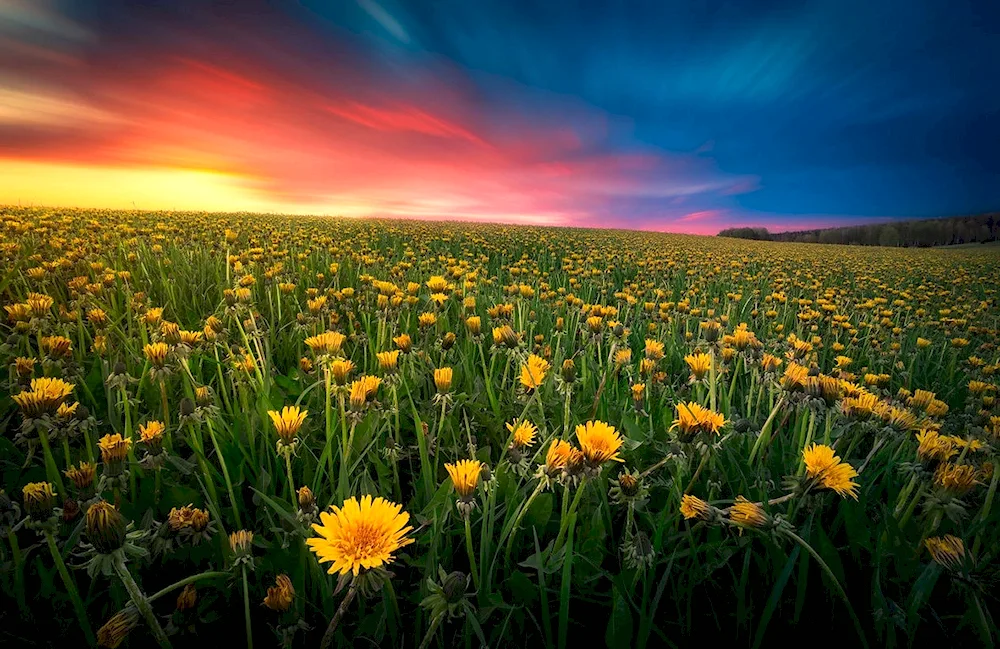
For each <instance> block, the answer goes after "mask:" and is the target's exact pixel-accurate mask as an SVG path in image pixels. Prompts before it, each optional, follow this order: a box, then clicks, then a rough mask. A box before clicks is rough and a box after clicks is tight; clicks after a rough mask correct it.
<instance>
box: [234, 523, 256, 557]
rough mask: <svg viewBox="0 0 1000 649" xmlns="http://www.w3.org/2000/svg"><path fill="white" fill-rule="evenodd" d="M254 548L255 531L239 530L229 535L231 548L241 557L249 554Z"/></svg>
mask: <svg viewBox="0 0 1000 649" xmlns="http://www.w3.org/2000/svg"><path fill="white" fill-rule="evenodd" d="M252 548H253V532H250V531H248V530H239V531H238V532H233V533H232V534H230V535H229V549H230V550H232V551H233V553H234V554H235V555H236V556H237V558H239V557H245V556H249V554H250V552H251V551H252Z"/></svg>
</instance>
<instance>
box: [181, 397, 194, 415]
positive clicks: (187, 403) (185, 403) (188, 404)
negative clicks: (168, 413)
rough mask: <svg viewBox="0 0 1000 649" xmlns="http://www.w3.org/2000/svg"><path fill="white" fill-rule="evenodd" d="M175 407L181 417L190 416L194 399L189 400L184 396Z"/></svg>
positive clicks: (192, 412) (192, 411)
mask: <svg viewBox="0 0 1000 649" xmlns="http://www.w3.org/2000/svg"><path fill="white" fill-rule="evenodd" d="M177 409H178V411H179V412H180V415H181V418H182V419H183V418H184V417H190V416H191V415H193V414H194V401H191V399H189V398H187V397H184V398H183V399H181V402H180V404H179V405H178V407H177Z"/></svg>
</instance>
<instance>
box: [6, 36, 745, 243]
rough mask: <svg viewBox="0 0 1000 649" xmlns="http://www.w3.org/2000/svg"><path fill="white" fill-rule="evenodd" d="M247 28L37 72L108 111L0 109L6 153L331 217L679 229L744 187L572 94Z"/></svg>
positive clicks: (36, 79) (39, 80) (36, 84)
mask: <svg viewBox="0 0 1000 649" xmlns="http://www.w3.org/2000/svg"><path fill="white" fill-rule="evenodd" d="M206 33H210V32H206ZM240 34H241V36H242V38H243V40H244V41H247V40H248V41H250V42H252V43H253V47H243V48H239V47H236V46H235V45H233V43H235V42H241V41H240V40H239V39H234V40H232V42H229V41H225V40H221V41H220V40H216V39H209V38H199V37H198V35H197V34H194V33H191V32H190V31H187V30H185V31H183V32H182V33H179V34H178V33H175V34H173V35H172V37H170V38H164V39H161V40H165V41H166V42H168V43H171V44H174V45H175V47H171V48H162V46H154V47H150V48H149V49H141V48H140V49H137V50H135V51H127V52H123V51H121V50H120V49H119V48H109V50H108V52H106V53H102V52H97V53H94V54H92V55H91V56H88V57H85V58H82V59H80V61H79V62H78V65H75V66H74V67H73V68H72V69H70V68H67V67H60V66H57V67H55V68H49V69H48V74H47V75H45V74H43V75H37V76H33V77H32V79H31V80H30V81H29V82H28V83H29V85H30V86H31V87H32V88H33V89H34V91H36V92H38V93H42V92H47V90H46V88H49V87H57V88H59V89H60V91H61V92H66V93H69V95H70V96H73V97H75V98H76V99H75V100H76V101H78V102H79V106H80V107H81V108H83V107H86V108H87V109H88V110H89V111H91V112H95V113H96V114H100V115H104V116H107V119H104V120H101V121H97V120H93V121H87V120H83V121H81V120H79V119H76V118H73V117H70V116H67V117H66V121H65V123H61V124H58V125H52V124H49V125H45V126H43V127H38V128H34V129H29V130H26V129H24V128H20V127H18V128H17V129H13V128H11V129H8V128H6V127H5V125H4V123H3V121H2V117H0V138H3V139H5V140H6V141H7V142H8V146H7V147H6V148H5V149H4V150H3V151H0V157H2V158H7V159H11V158H16V159H34V160H44V161H59V162H74V163H83V164H88V165H114V166H137V167H138V166H143V167H168V168H194V169H212V170H220V171H225V172H228V173H231V174H235V175H236V176H237V177H238V178H239V179H240V180H241V182H242V184H243V187H244V189H245V191H246V192H248V193H252V194H255V195H259V196H261V197H264V198H266V199H267V200H268V201H269V202H270V203H275V202H277V203H280V204H282V205H288V206H289V207H290V208H294V207H298V206H315V207H316V208H317V209H319V210H321V211H328V212H331V213H337V212H339V211H341V210H344V211H350V213H357V214H369V215H373V216H401V217H410V218H436V219H441V218H458V219H479V220H497V221H511V222H518V221H524V222H535V223H547V224H565V225H583V226H588V225H602V226H611V225H615V224H618V225H622V224H624V225H629V224H630V222H629V221H630V218H631V217H632V216H634V214H636V213H637V212H641V213H642V214H644V215H646V216H645V217H644V219H645V220H644V221H643V222H644V223H645V222H646V221H648V222H649V227H651V228H663V227H667V228H669V227H671V226H672V227H675V228H676V227H677V225H678V224H682V225H681V227H682V228H685V229H687V228H689V227H690V226H687V225H683V224H686V223H688V222H692V221H699V220H709V219H713V218H715V217H716V216H718V215H720V214H722V213H723V212H722V211H719V210H714V209H706V210H703V211H700V212H691V211H690V209H691V208H688V209H685V210H681V209H680V208H679V207H678V206H677V205H676V204H674V203H677V204H679V203H680V202H682V201H687V200H689V199H692V198H698V199H699V200H698V201H696V202H697V204H699V205H700V204H704V203H705V201H715V202H719V201H721V202H725V201H726V199H725V198H721V197H723V196H724V195H726V194H728V193H734V192H739V191H747V190H748V189H749V188H751V187H752V186H753V183H754V182H755V181H754V180H753V179H751V178H746V177H735V176H728V175H726V174H723V173H721V172H719V171H718V170H717V169H716V168H715V167H714V165H713V163H712V160H711V159H710V158H708V157H707V156H706V155H704V153H702V154H701V155H695V154H691V153H671V152H667V151H664V150H660V149H656V148H653V147H650V146H646V145H643V144H642V143H640V142H637V141H635V140H634V138H632V137H631V135H630V134H629V133H628V128H627V126H628V125H627V124H626V123H623V122H620V121H616V120H615V119H613V118H611V117H610V116H609V115H607V114H605V113H603V112H602V111H600V110H597V109H595V108H592V107H589V106H586V105H582V104H580V103H578V102H575V101H573V100H570V99H567V98H561V97H551V96H539V95H537V94H536V93H534V92H533V91H528V90H526V89H522V88H516V87H513V88H506V89H505V90H504V92H503V93H500V96H499V98H498V97H496V96H489V97H485V96H483V95H482V93H481V90H480V89H479V87H478V86H477V85H475V84H473V83H471V81H470V79H469V78H468V77H467V76H466V75H465V74H463V73H462V72H461V71H459V70H456V69H455V68H454V67H452V66H450V65H448V64H443V63H437V62H430V63H426V62H425V63H422V64H420V66H419V67H416V68H412V69H408V70H406V71H405V72H404V73H400V72H398V71H394V70H382V69H359V66H358V65H357V64H356V60H354V59H352V58H351V57H350V56H330V55H329V53H327V56H325V57H324V60H333V61H336V62H337V63H335V64H331V65H329V66H317V65H314V64H312V63H311V62H310V59H309V57H308V56H306V55H305V54H304V52H303V49H301V48H296V47H286V46H284V45H282V44H281V43H275V42H268V41H266V40H262V39H257V38H248V35H247V34H246V33H244V32H242V31H241V32H240ZM251 35H252V34H251ZM217 42H229V43H230V44H229V45H228V46H227V47H226V48H220V46H219V45H217V44H216V43H217ZM181 45H183V47H182V46H181ZM339 54H343V53H339ZM312 56H313V58H316V57H317V56H318V55H316V54H315V53H312ZM81 67H82V69H81ZM43 82H44V84H45V85H44V87H43V85H42V84H43ZM8 130H10V131H11V132H10V135H11V137H6V133H5V132H6V131H8Z"/></svg>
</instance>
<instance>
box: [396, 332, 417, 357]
mask: <svg viewBox="0 0 1000 649" xmlns="http://www.w3.org/2000/svg"><path fill="white" fill-rule="evenodd" d="M392 342H393V343H395V345H396V347H398V348H399V351H401V352H403V353H404V354H409V353H410V350H412V349H413V340H412V339H411V338H410V335H409V334H400V335H399V336H396V337H395V338H393V339H392Z"/></svg>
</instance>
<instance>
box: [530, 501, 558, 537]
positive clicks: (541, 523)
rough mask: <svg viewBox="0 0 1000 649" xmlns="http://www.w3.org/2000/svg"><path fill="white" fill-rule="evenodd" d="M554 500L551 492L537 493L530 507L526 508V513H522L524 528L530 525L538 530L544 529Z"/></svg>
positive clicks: (549, 517) (550, 515)
mask: <svg viewBox="0 0 1000 649" xmlns="http://www.w3.org/2000/svg"><path fill="white" fill-rule="evenodd" d="M554 502H555V499H554V498H553V496H552V494H549V493H543V494H539V495H538V496H537V497H536V498H535V501H534V502H533V503H531V507H529V508H528V513H527V514H525V515H524V526H525V529H529V528H532V527H536V528H538V529H539V530H542V529H544V528H545V525H546V524H548V522H549V519H551V518H552V508H553V506H554Z"/></svg>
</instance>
